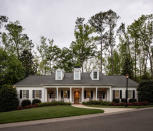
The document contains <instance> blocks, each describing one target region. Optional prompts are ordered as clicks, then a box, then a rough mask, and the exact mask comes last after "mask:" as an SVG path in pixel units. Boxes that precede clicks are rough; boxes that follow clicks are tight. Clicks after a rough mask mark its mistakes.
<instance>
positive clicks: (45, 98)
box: [44, 88, 48, 102]
mask: <svg viewBox="0 0 153 131" xmlns="http://www.w3.org/2000/svg"><path fill="white" fill-rule="evenodd" d="M47 95H48V94H47V88H44V102H47Z"/></svg>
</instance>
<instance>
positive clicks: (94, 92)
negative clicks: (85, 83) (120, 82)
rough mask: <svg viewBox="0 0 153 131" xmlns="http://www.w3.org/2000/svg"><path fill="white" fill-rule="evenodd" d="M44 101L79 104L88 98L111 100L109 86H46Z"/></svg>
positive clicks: (88, 99)
mask: <svg viewBox="0 0 153 131" xmlns="http://www.w3.org/2000/svg"><path fill="white" fill-rule="evenodd" d="M45 90H46V95H45V96H46V97H47V99H46V101H47V102H51V101H64V102H70V103H75V104H79V103H82V102H87V101H90V100H102V101H112V90H111V87H46V88H45Z"/></svg>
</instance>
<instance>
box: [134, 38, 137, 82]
mask: <svg viewBox="0 0 153 131" xmlns="http://www.w3.org/2000/svg"><path fill="white" fill-rule="evenodd" d="M134 46H135V47H134V48H135V80H136V68H137V67H136V66H137V63H136V62H137V54H136V39H135V45H134Z"/></svg>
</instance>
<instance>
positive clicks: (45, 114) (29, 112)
mask: <svg viewBox="0 0 153 131" xmlns="http://www.w3.org/2000/svg"><path fill="white" fill-rule="evenodd" d="M103 112H104V111H103V110H97V109H83V108H76V107H72V106H48V107H39V108H31V109H25V110H16V111H10V112H1V113H0V124H2V123H10V122H21V121H30V120H40V119H49V118H59V117H68V116H79V115H87V114H95V113H103Z"/></svg>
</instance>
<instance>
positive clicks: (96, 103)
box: [82, 101, 150, 106]
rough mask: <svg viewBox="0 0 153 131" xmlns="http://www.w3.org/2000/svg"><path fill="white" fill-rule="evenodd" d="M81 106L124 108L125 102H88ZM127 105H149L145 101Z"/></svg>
mask: <svg viewBox="0 0 153 131" xmlns="http://www.w3.org/2000/svg"><path fill="white" fill-rule="evenodd" d="M82 104H84V105H102V106H125V105H126V103H125V102H120V103H116V102H104V101H89V102H83V103H82ZM127 104H128V106H146V105H150V103H149V102H147V101H145V102H130V103H127Z"/></svg>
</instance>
